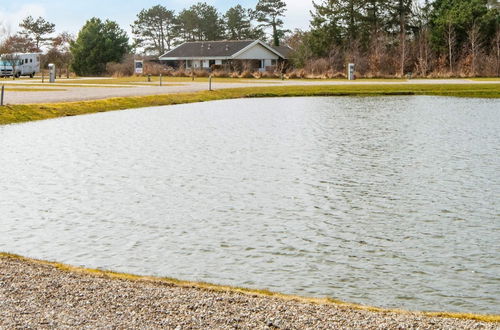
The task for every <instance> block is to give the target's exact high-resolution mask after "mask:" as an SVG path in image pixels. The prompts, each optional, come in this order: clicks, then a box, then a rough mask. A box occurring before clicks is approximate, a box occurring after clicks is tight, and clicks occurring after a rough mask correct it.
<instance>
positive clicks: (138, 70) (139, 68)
mask: <svg viewBox="0 0 500 330" xmlns="http://www.w3.org/2000/svg"><path fill="white" fill-rule="evenodd" d="M134 67H135V74H143V73H144V61H143V60H135V61H134Z"/></svg>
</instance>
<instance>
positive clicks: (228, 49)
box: [160, 40, 291, 59]
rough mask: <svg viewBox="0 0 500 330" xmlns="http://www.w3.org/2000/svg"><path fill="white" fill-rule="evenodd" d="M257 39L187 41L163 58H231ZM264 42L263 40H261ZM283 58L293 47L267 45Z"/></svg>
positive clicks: (286, 56)
mask: <svg viewBox="0 0 500 330" xmlns="http://www.w3.org/2000/svg"><path fill="white" fill-rule="evenodd" d="M255 42H257V40H222V41H193V42H185V43H183V44H182V45H180V46H179V47H177V48H174V49H172V50H171V51H168V52H167V53H165V54H164V55H162V56H161V57H160V59H162V58H216V57H218V58H221V57H222V58H230V57H232V56H233V55H235V54H236V53H238V52H240V51H242V50H243V49H245V48H246V47H248V46H250V45H251V44H252V43H255ZM261 43H262V42H261ZM267 47H269V48H271V49H273V50H274V51H276V52H277V53H278V54H281V55H282V57H283V58H285V59H286V58H288V55H289V53H290V52H291V48H289V47H287V46H278V47H272V46H267Z"/></svg>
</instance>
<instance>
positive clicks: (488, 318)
mask: <svg viewBox="0 0 500 330" xmlns="http://www.w3.org/2000/svg"><path fill="white" fill-rule="evenodd" d="M2 258H11V259H16V260H20V261H22V262H24V263H35V264H42V265H49V266H52V267H55V268H56V269H59V270H61V271H64V272H70V273H82V274H91V275H97V276H104V277H107V278H110V279H117V280H125V281H136V282H141V281H147V282H157V283H163V284H168V285H174V286H179V287H187V288H197V289H202V290H210V291H214V292H221V293H223V292H233V293H240V294H245V295H251V296H262V297H275V298H278V299H283V300H293V301H297V302H301V303H309V304H319V305H334V306H340V307H345V308H349V309H354V310H365V311H370V312H374V313H398V314H410V313H415V312H410V311H405V310H399V309H383V308H378V307H371V306H363V305H359V304H351V303H346V302H342V301H339V300H335V299H331V298H307V297H301V296H294V295H286V294H281V293H276V292H272V291H269V290H255V289H247V288H240V287H231V286H223V285H216V284H210V283H203V282H190V281H181V280H177V279H173V278H160V277H152V276H139V275H132V274H126V273H117V272H112V271H105V270H98V269H90V268H83V267H74V266H70V265H65V264H61V263H57V262H50V261H43V260H36V259H31V258H26V257H22V256H19V255H14V254H10V253H2V252H0V259H2ZM421 314H422V315H424V316H428V317H445V318H456V319H465V320H476V321H482V322H495V323H496V322H500V315H485V314H471V313H447V312H421Z"/></svg>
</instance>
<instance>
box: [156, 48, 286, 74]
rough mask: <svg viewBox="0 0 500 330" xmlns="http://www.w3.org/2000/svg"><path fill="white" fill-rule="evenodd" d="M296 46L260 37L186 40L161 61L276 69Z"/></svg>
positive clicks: (176, 64) (196, 66)
mask: <svg viewBox="0 0 500 330" xmlns="http://www.w3.org/2000/svg"><path fill="white" fill-rule="evenodd" d="M291 51H292V49H291V48H290V47H287V46H278V47H274V46H270V45H268V44H266V43H264V42H262V41H260V40H237V41H236V40H223V41H196V42H185V43H183V44H181V45H180V46H178V47H177V48H174V49H172V50H170V51H168V52H167V53H165V54H164V55H162V56H160V61H161V62H162V63H166V64H167V65H169V66H172V67H176V68H178V67H181V66H184V67H185V68H186V69H210V68H213V67H214V66H220V67H231V68H242V67H246V68H248V69H253V70H256V69H258V70H259V71H265V70H274V69H275V68H276V67H277V65H278V63H282V62H284V61H286V60H287V59H288V55H289V54H290V52H291Z"/></svg>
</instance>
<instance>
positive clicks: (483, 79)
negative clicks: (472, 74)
mask: <svg viewBox="0 0 500 330" xmlns="http://www.w3.org/2000/svg"><path fill="white" fill-rule="evenodd" d="M469 80H473V81H498V82H500V77H497V78H469Z"/></svg>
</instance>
